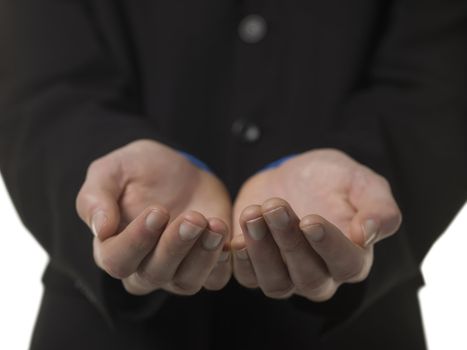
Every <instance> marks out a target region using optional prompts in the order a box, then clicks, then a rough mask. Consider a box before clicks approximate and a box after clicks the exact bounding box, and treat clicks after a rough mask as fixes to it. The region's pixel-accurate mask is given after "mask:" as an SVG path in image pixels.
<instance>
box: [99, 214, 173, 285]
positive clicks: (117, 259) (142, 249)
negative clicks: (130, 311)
mask: <svg viewBox="0 0 467 350" xmlns="http://www.w3.org/2000/svg"><path fill="white" fill-rule="evenodd" d="M168 220H169V215H168V214H167V212H166V211H165V209H163V208H162V207H155V206H152V207H149V208H146V209H145V210H144V211H143V212H142V213H141V214H140V215H139V216H138V217H137V218H136V219H135V220H133V221H132V222H131V223H130V224H129V225H128V226H127V227H126V228H125V229H124V230H123V231H122V232H121V233H119V234H118V235H116V236H112V237H109V238H107V239H106V240H105V241H101V240H100V239H98V238H95V239H94V257H95V260H96V263H97V265H98V266H100V267H101V268H102V269H104V270H105V271H106V272H107V273H108V274H109V275H111V276H112V277H115V278H118V279H122V278H125V277H127V276H129V275H130V274H132V273H133V272H135V271H136V269H137V268H138V266H139V264H140V263H141V261H142V260H143V259H144V257H145V256H146V255H147V254H148V253H149V252H150V251H151V250H152V249H153V248H154V246H155V245H156V244H157V242H158V240H159V237H160V235H161V233H162V231H163V230H164V227H165V225H166V224H167V222H168Z"/></svg>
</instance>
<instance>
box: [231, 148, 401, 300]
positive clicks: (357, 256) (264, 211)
mask: <svg viewBox="0 0 467 350" xmlns="http://www.w3.org/2000/svg"><path fill="white" fill-rule="evenodd" d="M233 216H234V221H233V222H234V233H233V234H234V237H233V240H232V248H233V250H234V252H235V254H234V275H235V277H236V279H237V280H238V281H239V283H240V284H242V285H244V286H246V287H249V288H256V287H259V288H261V290H262V291H263V292H264V294H266V295H267V296H269V297H272V298H285V297H289V296H291V295H292V294H297V295H300V296H303V297H306V298H308V299H310V300H313V301H325V300H328V299H330V298H331V297H332V296H333V295H334V293H335V292H336V290H337V289H338V287H339V286H340V285H341V284H342V283H353V282H358V281H362V280H363V279H365V278H366V277H367V275H368V273H369V271H370V268H371V265H372V263H373V245H374V244H375V243H377V242H379V241H381V240H383V239H384V238H386V237H388V236H390V235H392V234H393V233H395V232H396V231H397V229H398V227H399V225H400V222H401V214H400V211H399V208H398V206H397V204H396V202H395V200H394V198H393V196H392V193H391V189H390V186H389V184H388V182H387V181H386V180H385V179H384V178H383V177H382V176H380V175H378V174H377V173H375V172H374V171H372V170H371V169H369V168H367V167H365V166H364V165H362V164H360V163H358V162H356V161H355V160H353V159H352V158H350V157H349V156H347V155H346V154H344V153H342V152H340V151H338V150H334V149H320V150H313V151H309V152H306V153H303V154H300V155H298V156H295V157H293V158H291V159H289V160H287V161H286V162H284V163H283V164H282V165H281V166H279V167H277V168H274V169H268V170H264V171H261V172H259V173H258V174H256V175H254V176H252V177H251V178H250V179H249V180H248V181H247V182H245V184H244V185H243V186H242V188H241V190H240V191H239V194H238V196H237V198H236V200H235V202H234V208H233Z"/></svg>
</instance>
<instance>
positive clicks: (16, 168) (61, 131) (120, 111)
mask: <svg viewBox="0 0 467 350" xmlns="http://www.w3.org/2000/svg"><path fill="white" fill-rule="evenodd" d="M108 16H109V20H108V22H107V24H106V25H108V26H109V27H110V28H108V29H110V30H122V28H120V27H116V28H112V23H113V22H114V21H113V19H112V16H113V14H112V13H108ZM114 37H115V36H114ZM121 38H122V40H121V41H120V42H118V41H113V42H111V41H108V40H106V36H105V29H103V28H99V27H98V26H96V25H95V23H93V20H92V16H91V12H90V9H89V8H88V7H87V6H86V2H84V1H77V0H75V1H52V0H44V1H35V0H14V1H13V0H11V1H9V0H2V1H0V52H1V54H0V169H1V172H2V175H3V177H4V180H5V183H6V186H7V189H8V191H9V194H10V196H11V198H12V200H13V202H14V205H15V207H16V209H17V211H18V213H19V215H20V218H21V220H22V222H23V223H24V224H25V226H26V227H27V229H28V230H29V231H30V232H32V234H33V235H34V236H35V238H36V239H37V240H38V242H39V243H40V244H41V245H42V247H44V249H45V250H46V251H47V253H48V255H49V257H50V265H51V266H52V267H54V268H55V269H56V270H59V271H60V272H61V273H62V274H65V275H66V276H68V277H69V278H70V279H71V280H72V281H74V283H75V285H76V286H77V287H78V288H79V289H81V290H82V291H84V294H86V296H87V297H88V298H89V299H90V300H91V301H92V302H93V303H94V304H95V305H96V306H97V307H98V309H99V310H100V311H101V312H102V314H103V315H104V316H105V317H106V318H107V320H109V319H111V318H112V317H114V316H115V315H117V314H120V313H125V312H127V311H130V314H131V315H129V316H131V317H144V315H147V314H149V313H151V312H155V310H157V308H158V307H159V306H160V305H161V304H162V302H163V300H164V298H166V296H167V295H166V294H165V292H155V293H153V294H151V295H149V296H147V297H143V298H138V297H132V296H130V295H129V294H126V295H125V294H124V293H123V288H122V287H121V284H120V283H116V282H118V281H115V280H112V279H111V278H110V277H108V276H107V275H106V274H105V273H104V272H103V271H101V270H100V269H98V268H97V266H96V265H95V263H94V260H93V258H92V234H90V231H89V229H88V228H87V226H85V224H84V223H83V222H81V220H80V219H79V218H78V216H77V213H76V210H75V198H76V195H77V193H78V191H79V188H80V186H81V184H82V183H83V181H84V178H85V174H86V170H87V167H88V166H89V164H90V163H91V162H92V161H93V160H94V159H96V158H98V157H100V156H102V155H104V154H106V153H108V152H110V151H111V150H113V149H115V148H118V147H120V146H123V145H125V144H126V143H128V142H131V141H133V140H136V139H141V138H149V139H155V140H158V141H160V142H163V143H166V144H169V145H170V146H172V147H176V148H183V145H175V144H174V143H172V142H171V141H170V140H164V139H163V138H161V137H160V135H158V133H157V130H155V129H154V122H151V123H150V122H148V117H147V116H145V115H143V114H142V113H141V111H140V110H139V108H138V107H137V106H138V105H140V103H139V102H140V101H138V90H137V87H136V82H135V81H134V80H133V79H134V76H135V74H134V72H133V65H132V62H131V57H128V56H127V53H126V52H127V51H126V48H125V45H126V43H125V40H124V39H125V35H124V33H122V35H121ZM130 306H131V307H130ZM143 310H144V313H140V312H142V311H143Z"/></svg>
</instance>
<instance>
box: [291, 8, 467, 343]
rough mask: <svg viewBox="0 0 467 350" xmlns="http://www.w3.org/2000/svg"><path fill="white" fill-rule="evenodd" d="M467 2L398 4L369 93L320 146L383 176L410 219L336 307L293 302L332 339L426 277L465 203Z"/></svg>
mask: <svg viewBox="0 0 467 350" xmlns="http://www.w3.org/2000/svg"><path fill="white" fill-rule="evenodd" d="M466 62H467V3H466V2H465V1H452V0H449V1H445V0H428V1H416V0H399V1H394V2H393V5H392V6H391V8H390V13H389V15H388V22H387V26H386V29H385V31H384V33H383V35H382V37H381V39H380V40H379V44H378V46H377V48H376V51H375V53H374V57H373V59H372V62H371V64H370V65H369V67H368V71H367V72H366V75H367V76H366V79H365V80H366V81H367V83H366V84H365V86H364V87H362V88H360V89H358V90H357V91H355V92H354V93H353V94H352V95H351V98H350V99H349V100H348V103H347V104H346V105H345V106H344V108H343V109H342V118H341V120H342V123H341V124H340V125H339V127H338V128H336V129H335V132H333V133H330V134H329V135H327V139H326V140H325V141H323V142H322V144H321V145H320V146H328V147H335V148H338V149H341V150H342V151H344V152H346V153H348V154H350V155H351V156H352V157H353V158H354V159H356V160H357V161H359V162H361V163H363V164H365V165H367V166H369V167H370V168H372V169H374V170H375V171H377V172H378V173H380V174H381V175H383V176H384V177H385V178H386V179H388V181H389V182H390V184H391V187H392V189H393V192H394V194H395V197H396V200H397V202H398V203H399V206H400V208H401V211H402V214H403V224H402V226H401V228H400V230H399V232H398V233H397V234H396V235H394V236H393V237H391V238H389V239H387V240H385V241H383V242H381V243H379V244H377V245H376V246H375V260H374V265H373V268H372V271H371V273H370V275H369V277H368V279H367V280H365V281H364V282H362V283H358V284H349V285H344V286H342V287H341V288H340V290H339V291H338V292H337V294H336V295H335V297H334V298H333V299H331V300H330V301H328V302H325V303H320V304H313V303H307V302H306V301H305V300H303V299H301V298H296V299H295V300H294V303H296V304H297V305H299V306H300V308H303V309H309V310H310V311H311V312H313V313H320V314H324V315H326V317H327V318H328V319H329V321H330V322H329V325H328V327H327V332H328V333H327V334H328V335H329V334H331V333H332V332H334V331H335V330H337V329H338V328H339V327H341V326H342V325H344V324H345V323H346V322H351V321H352V320H353V319H355V318H356V317H358V315H360V314H361V313H362V312H363V311H364V310H365V309H366V308H368V307H370V306H371V305H372V304H373V303H374V302H376V301H377V300H378V298H379V297H380V296H382V295H384V294H385V293H386V292H388V291H389V290H391V288H393V287H394V286H396V285H397V284H400V283H404V281H405V282H407V281H414V280H417V279H418V282H416V283H415V284H416V285H417V284H418V285H421V284H422V283H423V280H422V277H421V274H420V264H421V261H422V259H423V258H424V256H425V255H426V253H427V252H428V250H429V248H430V246H431V245H432V243H433V242H434V241H435V240H436V239H437V237H439V236H440V235H441V234H442V233H443V231H444V230H445V229H446V228H447V226H448V224H449V223H450V221H451V220H452V219H453V218H454V216H455V214H456V213H457V211H458V210H459V209H460V208H461V206H462V205H463V203H464V202H465V200H466V199H467V143H466V142H467V120H466V119H467V115H466V105H465V102H466V98H465V96H466V95H467V89H466V85H467V74H466V72H467V70H466V64H467V63H466Z"/></svg>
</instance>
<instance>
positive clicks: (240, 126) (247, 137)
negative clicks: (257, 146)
mask: <svg viewBox="0 0 467 350" xmlns="http://www.w3.org/2000/svg"><path fill="white" fill-rule="evenodd" d="M232 134H233V135H234V136H236V137H238V138H240V140H242V141H243V142H246V143H253V142H256V141H258V140H259V138H260V137H261V129H260V128H259V127H258V125H256V124H254V123H252V122H249V121H247V120H244V119H238V120H236V121H235V122H234V123H233V124H232Z"/></svg>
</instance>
